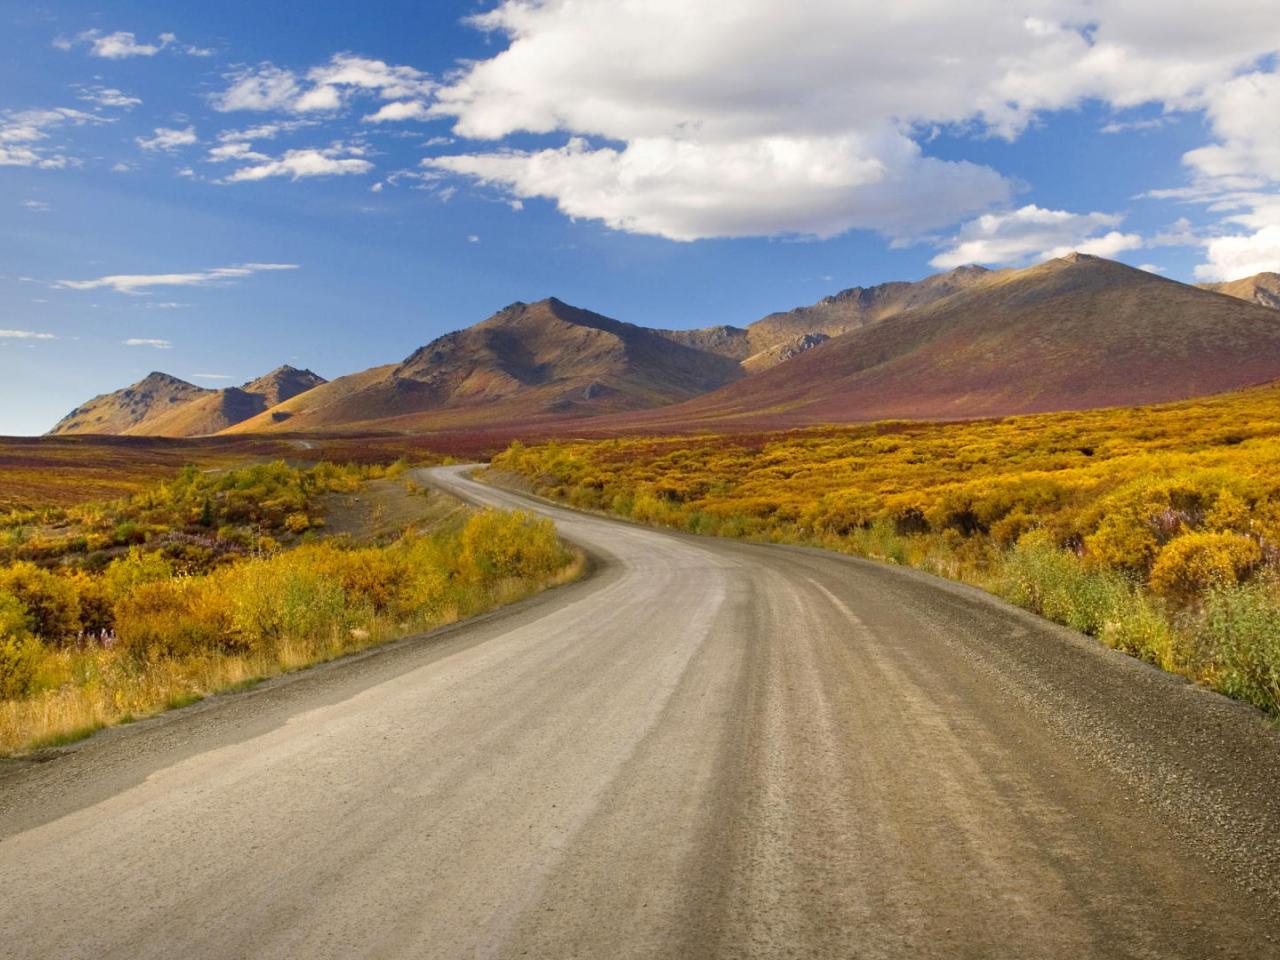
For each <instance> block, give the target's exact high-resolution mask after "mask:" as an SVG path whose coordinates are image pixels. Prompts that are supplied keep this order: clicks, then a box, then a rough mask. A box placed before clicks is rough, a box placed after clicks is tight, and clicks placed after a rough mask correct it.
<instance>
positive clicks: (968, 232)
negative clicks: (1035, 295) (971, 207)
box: [929, 204, 1143, 270]
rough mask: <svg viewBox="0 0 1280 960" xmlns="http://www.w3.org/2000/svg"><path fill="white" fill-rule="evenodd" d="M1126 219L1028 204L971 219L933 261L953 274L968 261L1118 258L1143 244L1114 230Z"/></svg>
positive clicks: (1010, 262) (994, 261)
mask: <svg viewBox="0 0 1280 960" xmlns="http://www.w3.org/2000/svg"><path fill="white" fill-rule="evenodd" d="M1122 220H1123V218H1122V217H1120V216H1118V215H1116V214H1109V213H1071V212H1069V211H1066V210H1045V209H1043V208H1041V207H1037V206H1036V205H1035V204H1028V205H1027V206H1025V207H1021V208H1019V209H1017V210H1014V211H1012V212H1009V213H989V214H985V215H983V216H981V217H978V218H977V219H975V220H971V221H969V222H968V223H966V224H964V225H963V226H962V227H961V228H960V231H959V233H957V234H956V236H955V237H954V238H953V239H952V240H951V245H950V246H949V247H948V248H947V249H946V250H944V251H943V252H942V253H939V254H938V255H937V256H935V257H934V258H933V259H932V260H930V261H929V262H930V263H931V264H932V265H933V266H935V267H939V268H941V269H944V270H949V269H952V268H954V267H959V266H963V265H965V264H968V263H984V264H1017V263H1025V262H1027V261H1029V260H1048V259H1051V258H1053V257H1061V256H1064V255H1066V254H1068V253H1071V252H1072V251H1078V252H1080V253H1088V254H1092V255H1094V256H1099V257H1114V256H1115V255H1116V254H1118V253H1122V252H1124V251H1125V250H1136V249H1138V248H1139V247H1142V246H1143V241H1142V237H1141V236H1139V235H1138V234H1134V233H1121V232H1120V231H1119V230H1116V229H1114V228H1115V227H1118V226H1119V225H1120V223H1121V222H1122Z"/></svg>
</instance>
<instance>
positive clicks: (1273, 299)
mask: <svg viewBox="0 0 1280 960" xmlns="http://www.w3.org/2000/svg"><path fill="white" fill-rule="evenodd" d="M1199 287H1200V289H1201V290H1212V291H1213V292H1214V293H1224V294H1226V295H1227V296H1228V297H1236V298H1237V299H1239V300H1248V301H1249V302H1250V303H1256V304H1260V305H1261V306H1264V307H1271V308H1272V309H1275V310H1280V273H1259V274H1255V275H1254V276H1252V277H1245V278H1244V279H1242V280H1229V281H1227V282H1226V283H1202V284H1199Z"/></svg>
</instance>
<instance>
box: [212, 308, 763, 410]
mask: <svg viewBox="0 0 1280 960" xmlns="http://www.w3.org/2000/svg"><path fill="white" fill-rule="evenodd" d="M741 376H742V370H741V368H740V367H739V365H738V364H737V362H736V361H734V360H733V359H732V358H730V357H726V356H722V355H719V354H715V353H708V352H706V351H703V350H699V349H696V348H694V347H691V346H686V345H684V344H682V343H679V342H676V341H674V340H672V339H670V338H667V337H665V336H662V335H660V334H658V333H656V332H654V331H651V330H647V329H645V328H643V327H637V326H633V325H632V324H628V323H620V322H618V321H617V320H611V319H609V318H608V317H603V316H601V315H599V314H595V313H591V312H590V311H588V310H581V309H578V308H577V307H572V306H569V305H568V304H566V303H563V302H561V301H559V300H557V299H555V298H550V299H547V300H541V301H539V302H537V303H532V304H526V303H515V304H512V305H511V306H509V307H507V308H506V309H504V310H501V311H499V312H498V313H496V314H494V315H493V316H492V317H490V318H489V319H487V320H484V321H482V322H480V323H478V324H476V325H475V326H472V327H468V328H466V329H463V330H458V331H456V332H454V333H449V334H446V335H445V336H443V337H440V338H438V339H436V340H434V341H432V342H431V343H429V344H427V345H426V346H425V347H422V348H420V349H419V350H417V351H415V352H414V353H413V354H411V355H410V356H408V357H407V358H405V359H404V360H403V361H402V362H401V363H399V364H393V365H388V366H385V367H377V368H374V369H372V370H366V371H363V372H361V373H358V374H353V375H352V376H349V377H339V378H338V379H337V380H334V381H333V382H331V383H328V384H325V385H323V386H320V387H317V388H316V389H315V390H311V391H308V392H307V393H305V394H303V395H301V396H299V397H295V398H293V399H292V400H287V401H285V402H284V403H281V404H279V405H278V406H276V407H274V408H272V409H271V410H268V411H266V412H265V413H263V414H261V415H260V416H257V417H254V418H253V419H251V420H247V421H245V422H243V423H240V424H238V425H236V426H234V427H232V428H231V432H235V433H249V432H262V431H270V430H326V429H334V428H342V429H375V428H376V429H391V430H416V429H427V428H437V427H450V426H485V425H490V424H495V423H502V422H504V421H505V422H511V421H521V422H524V421H531V420H532V421H537V420H544V419H551V418H564V417H584V416H593V415H596V414H599V413H609V412H617V411H625V410H634V409H640V408H645V407H654V406H661V405H664V404H669V403H674V402H677V401H681V400H686V399H689V398H691V397H694V396H697V395H699V394H701V393H705V392H707V391H710V390H714V389H716V388H718V387H721V386H723V385H725V384H726V383H730V382H732V381H733V380H735V379H737V378H739V377H741Z"/></svg>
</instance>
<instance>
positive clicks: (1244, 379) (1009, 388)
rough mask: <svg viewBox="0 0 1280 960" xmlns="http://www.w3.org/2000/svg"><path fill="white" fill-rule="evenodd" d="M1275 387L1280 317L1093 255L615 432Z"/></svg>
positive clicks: (845, 339) (945, 414) (1059, 406)
mask: <svg viewBox="0 0 1280 960" xmlns="http://www.w3.org/2000/svg"><path fill="white" fill-rule="evenodd" d="M1275 378H1280V314H1277V312H1276V311H1274V310H1268V309H1265V308H1263V307H1260V306H1257V305H1254V304H1250V303H1246V302H1244V301H1241V300H1235V299H1231V298H1229V297H1224V296H1219V295H1217V294H1215V293H1211V292H1208V291H1205V290H1200V289H1197V288H1195V287H1192V286H1188V285H1186V284H1182V283H1177V282H1175V281H1172V280H1167V279H1165V278H1163V277H1158V276H1155V275H1154V274H1150V273H1146V272H1144V271H1141V270H1135V269H1133V268H1132V267H1127V266H1125V265H1123V264H1120V263H1115V262H1113V261H1109V260H1103V259H1100V258H1098V257H1091V256H1085V255H1082V254H1071V255H1069V256H1067V257H1063V258H1060V259H1056V260H1050V261H1048V262H1047V263H1043V264H1040V265H1038V266H1035V267H1030V268H1027V269H1025V270H1016V271H1014V270H1011V271H1003V272H1001V273H998V274H987V275H986V276H985V278H984V279H981V280H979V281H978V282H976V283H973V284H971V285H969V286H968V287H966V288H962V289H958V290H956V291H955V292H953V293H952V294H951V295H949V296H946V297H943V298H942V299H939V300H936V301H934V302H932V303H929V304H926V305H924V306H917V307H914V308H912V309H909V310H906V311H905V312H902V313H899V314H896V315H893V316H889V317H886V318H885V319H882V320H881V321H879V322H876V323H871V324H869V325H866V326H862V327H860V328H857V329H854V330H852V331H851V332H849V333H845V334H843V335H841V336H837V337H834V338H832V339H831V340H829V341H827V342H826V343H823V344H822V345H820V346H818V347H816V348H814V349H812V350H809V351H806V352H804V353H801V354H800V355H798V356H795V357H793V358H792V359H790V360H787V361H786V362H785V363H781V364H779V365H777V366H774V367H772V368H770V369H767V370H765V371H763V372H761V373H759V374H756V375H754V376H751V377H748V378H746V379H744V380H742V381H740V382H738V383H734V384H732V385H730V386H727V387H725V388H723V389H721V390H719V391H717V392H715V393H712V394H708V395H707V396H704V397H700V398H698V399H696V400H693V401H690V402H688V403H683V404H679V405H677V406H673V407H668V408H666V409H663V410H659V411H651V412H650V413H648V414H645V415H633V416H629V417H624V418H617V419H616V422H612V423H609V424H601V425H600V426H601V427H607V428H609V429H613V428H617V429H627V430H635V429H644V430H655V431H656V430H664V429H667V430H674V429H734V428H735V427H740V426H746V425H748V424H750V425H752V426H753V427H758V426H766V427H775V426H776V427H786V426H795V425H800V424H814V423H835V422H841V421H846V422H847V421H855V420H875V419H886V418H965V417H981V416H1003V415H1008V414H1014V413H1030V412H1036V411H1046V410H1070V409H1085V408H1090V407H1102V406H1130V405H1135V404H1142V403H1153V402H1158V401H1164V400H1177V399H1183V398H1187V397H1194V396H1201V395H1205V394H1211V393H1218V392H1221V391H1225V390H1230V389H1233V388H1236V387H1242V386H1247V385H1250V384H1255V383H1261V382H1263V381H1266V380H1271V379H1275Z"/></svg>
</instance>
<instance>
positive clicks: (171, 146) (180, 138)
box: [134, 127, 199, 151]
mask: <svg viewBox="0 0 1280 960" xmlns="http://www.w3.org/2000/svg"><path fill="white" fill-rule="evenodd" d="M134 140H135V141H136V142H137V144H138V146H140V147H141V148H142V149H143V150H165V151H172V150H176V149H178V147H189V146H190V145H191V144H193V143H196V142H198V140H199V137H197V136H196V128H195V127H187V128H186V129H184V130H172V129H170V128H168V127H156V129H155V136H154V137H135V138H134Z"/></svg>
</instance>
